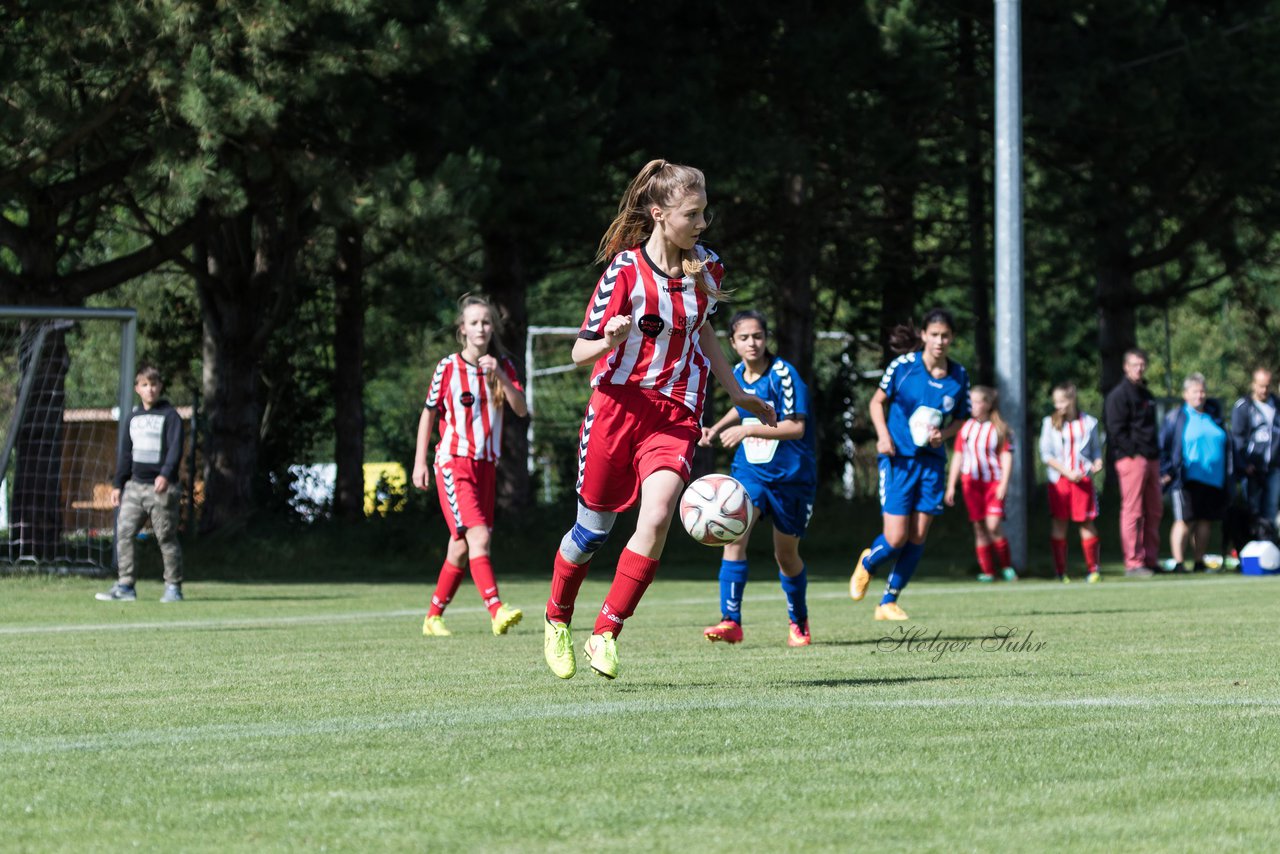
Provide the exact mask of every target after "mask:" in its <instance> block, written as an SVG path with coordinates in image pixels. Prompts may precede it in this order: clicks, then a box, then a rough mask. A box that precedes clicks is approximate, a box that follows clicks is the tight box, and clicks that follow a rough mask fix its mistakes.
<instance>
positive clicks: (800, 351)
mask: <svg viewBox="0 0 1280 854" xmlns="http://www.w3.org/2000/svg"><path fill="white" fill-rule="evenodd" d="M809 193H810V191H809V181H808V180H807V179H806V177H805V176H804V175H801V174H798V173H797V174H792V175H790V176H788V178H787V183H786V187H785V188H784V189H783V204H782V206H781V208H780V210H781V211H782V212H783V217H784V220H783V222H781V223H780V227H781V229H782V232H783V234H784V235H785V239H784V240H783V243H782V246H783V249H782V259H781V260H782V269H781V270H779V271H778V281H779V283H780V284H781V287H780V288H776V289H775V290H774V306H773V320H774V326H775V327H776V332H775V336H774V337H775V339H776V344H775V349H776V351H777V353H778V355H780V356H782V357H783V358H784V359H786V360H787V361H789V362H791V363H792V364H794V365H795V366H796V368H797V370H799V371H800V375H801V376H802V377H805V378H806V380H809V381H811V380H812V378H813V352H814V336H813V333H814V329H813V326H814V321H813V312H814V305H813V266H814V255H815V251H814V248H813V235H814V234H815V233H816V229H814V228H813V225H812V222H811V220H812V205H811V204H810V201H811V200H810V198H809Z"/></svg>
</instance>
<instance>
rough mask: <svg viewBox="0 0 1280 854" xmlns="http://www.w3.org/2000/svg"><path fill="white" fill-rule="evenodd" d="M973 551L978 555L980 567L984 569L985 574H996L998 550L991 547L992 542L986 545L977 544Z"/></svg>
mask: <svg viewBox="0 0 1280 854" xmlns="http://www.w3.org/2000/svg"><path fill="white" fill-rule="evenodd" d="M973 551H974V553H975V554H977V556H978V568H979V569H981V570H982V574H983V575H995V574H996V552H995V549H993V548H992V547H991V543H987V544H986V545H975V546H974V547H973Z"/></svg>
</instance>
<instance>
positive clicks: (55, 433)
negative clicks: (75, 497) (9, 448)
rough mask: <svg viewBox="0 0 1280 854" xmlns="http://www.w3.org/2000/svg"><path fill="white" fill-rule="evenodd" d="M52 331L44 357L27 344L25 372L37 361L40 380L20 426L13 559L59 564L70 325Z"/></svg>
mask: <svg viewBox="0 0 1280 854" xmlns="http://www.w3.org/2000/svg"><path fill="white" fill-rule="evenodd" d="M36 322H37V323H44V324H47V326H48V331H47V332H46V333H45V336H44V342H43V345H42V346H41V348H40V352H39V353H33V352H31V351H30V350H29V349H28V348H29V347H30V346H31V345H32V344H33V343H34V341H32V340H30V339H26V338H25V336H24V341H23V345H22V351H21V352H20V353H19V360H20V364H21V367H22V371H20V374H21V373H24V372H25V371H26V370H27V368H28V366H29V365H30V364H31V360H32V359H35V360H36V364H35V367H34V371H35V375H34V378H33V384H32V387H31V393H30V396H29V397H28V398H27V406H26V412H25V413H24V415H23V418H22V422H21V423H20V424H19V426H18V435H17V437H16V443H15V451H16V460H15V463H14V479H13V508H12V511H11V518H10V534H9V559H10V560H20V559H27V560H31V559H35V560H40V561H48V560H54V559H55V558H57V557H58V556H59V554H58V552H59V548H58V547H59V545H60V544H61V542H62V444H63V434H64V430H65V426H64V424H63V420H62V413H63V410H64V409H65V403H66V400H65V398H66V392H65V389H66V379H67V370H68V369H69V368H70V366H71V357H70V355H69V354H68V352H67V340H66V330H67V326H69V324H55V323H52V322H50V321H44V320H42V321H36Z"/></svg>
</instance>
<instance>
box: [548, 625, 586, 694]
mask: <svg viewBox="0 0 1280 854" xmlns="http://www.w3.org/2000/svg"><path fill="white" fill-rule="evenodd" d="M542 654H543V655H544V656H545V657H546V659H547V667H550V668H551V672H552V673H554V674H555V675H557V676H559V677H560V678H561V679H572V678H573V674H575V673H577V672H578V662H577V661H575V660H574V658H573V634H572V633H571V632H570V631H569V624H568V623H553V622H551V619H550V618H549V617H548V618H547V625H546V628H545V629H544V630H543V638H542Z"/></svg>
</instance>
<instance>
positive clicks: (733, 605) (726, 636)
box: [702, 515, 760, 643]
mask: <svg viewBox="0 0 1280 854" xmlns="http://www.w3.org/2000/svg"><path fill="white" fill-rule="evenodd" d="M759 518H760V517H759V515H756V516H755V517H753V518H752V520H751V528H754V527H755V523H756V520H757V519H759ZM751 528H748V529H747V531H746V533H745V534H743V535H742V539H740V540H738V541H737V542H736V543H730V544H729V545H727V546H725V547H724V556H723V557H722V558H721V560H720V623H719V624H718V625H715V626H711V627H710V628H708V629H706V630H704V631H703V633H702V634H703V636H704V637H705V638H707V639H708V640H711V641H725V642H727V643H738V642H739V641H740V640H742V594H743V592H744V590H745V589H746V586H747V568H748V567H747V542H748V540H749V539H750V537H751ZM726 622H729V623H733V625H731V626H726V625H725V623H726Z"/></svg>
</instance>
